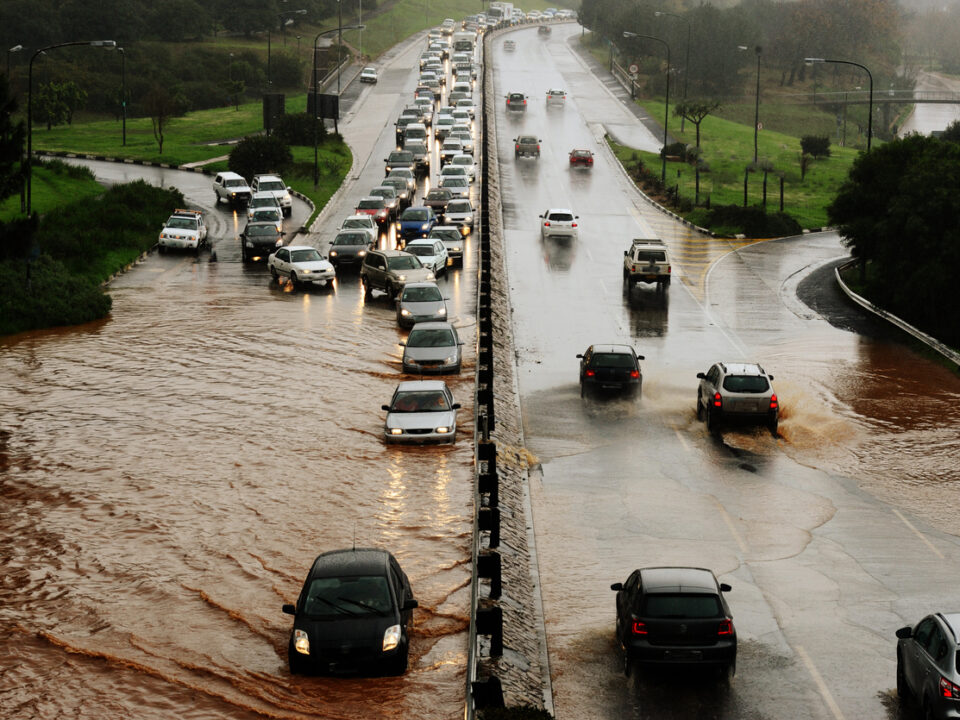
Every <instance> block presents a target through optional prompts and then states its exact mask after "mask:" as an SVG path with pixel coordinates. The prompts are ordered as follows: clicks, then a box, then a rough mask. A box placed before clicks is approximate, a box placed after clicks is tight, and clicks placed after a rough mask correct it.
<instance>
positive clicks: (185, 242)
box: [157, 210, 207, 254]
mask: <svg viewBox="0 0 960 720" xmlns="http://www.w3.org/2000/svg"><path fill="white" fill-rule="evenodd" d="M206 242H207V226H206V224H205V223H204V222H203V213H202V212H200V211H199V210H174V212H173V215H171V216H170V218H169V219H168V220H167V221H166V222H165V223H164V224H163V228H162V229H161V230H160V240H159V242H158V243H157V248H158V250H159V252H161V253H164V252H166V251H167V250H169V249H171V248H176V249H180V250H192V251H193V252H194V253H195V254H199V252H200V248H201V247H203V245H205V244H206Z"/></svg>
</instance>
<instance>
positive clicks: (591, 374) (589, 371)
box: [584, 370, 597, 377]
mask: <svg viewBox="0 0 960 720" xmlns="http://www.w3.org/2000/svg"><path fill="white" fill-rule="evenodd" d="M596 374H597V371H596V370H587V371H586V372H585V373H584V375H586V376H587V377H593V376H594V375H596Z"/></svg>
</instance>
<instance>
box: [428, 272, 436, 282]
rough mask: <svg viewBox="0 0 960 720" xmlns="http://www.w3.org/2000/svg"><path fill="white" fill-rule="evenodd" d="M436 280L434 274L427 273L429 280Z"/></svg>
mask: <svg viewBox="0 0 960 720" xmlns="http://www.w3.org/2000/svg"><path fill="white" fill-rule="evenodd" d="M434 279H435V278H434V275H433V273H432V272H431V273H427V280H434Z"/></svg>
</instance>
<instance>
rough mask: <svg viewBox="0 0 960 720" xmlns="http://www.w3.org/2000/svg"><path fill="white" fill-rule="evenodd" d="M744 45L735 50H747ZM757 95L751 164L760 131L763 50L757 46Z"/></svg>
mask: <svg viewBox="0 0 960 720" xmlns="http://www.w3.org/2000/svg"><path fill="white" fill-rule="evenodd" d="M749 49H750V48H748V47H747V46H746V45H737V50H749ZM754 50H756V53H757V93H756V99H755V101H754V105H753V164H754V165H756V164H757V133H758V132H759V131H760V55H761V54H762V52H763V48H761V47H760V46H759V45H757V47H756V48H754Z"/></svg>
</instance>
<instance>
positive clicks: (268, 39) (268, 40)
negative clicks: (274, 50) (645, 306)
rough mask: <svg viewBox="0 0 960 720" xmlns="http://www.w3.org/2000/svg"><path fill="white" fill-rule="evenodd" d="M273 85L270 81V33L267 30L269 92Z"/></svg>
mask: <svg viewBox="0 0 960 720" xmlns="http://www.w3.org/2000/svg"><path fill="white" fill-rule="evenodd" d="M272 84H273V81H272V80H271V79H270V31H269V30H267V90H269V89H270V86H271V85H272Z"/></svg>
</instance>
